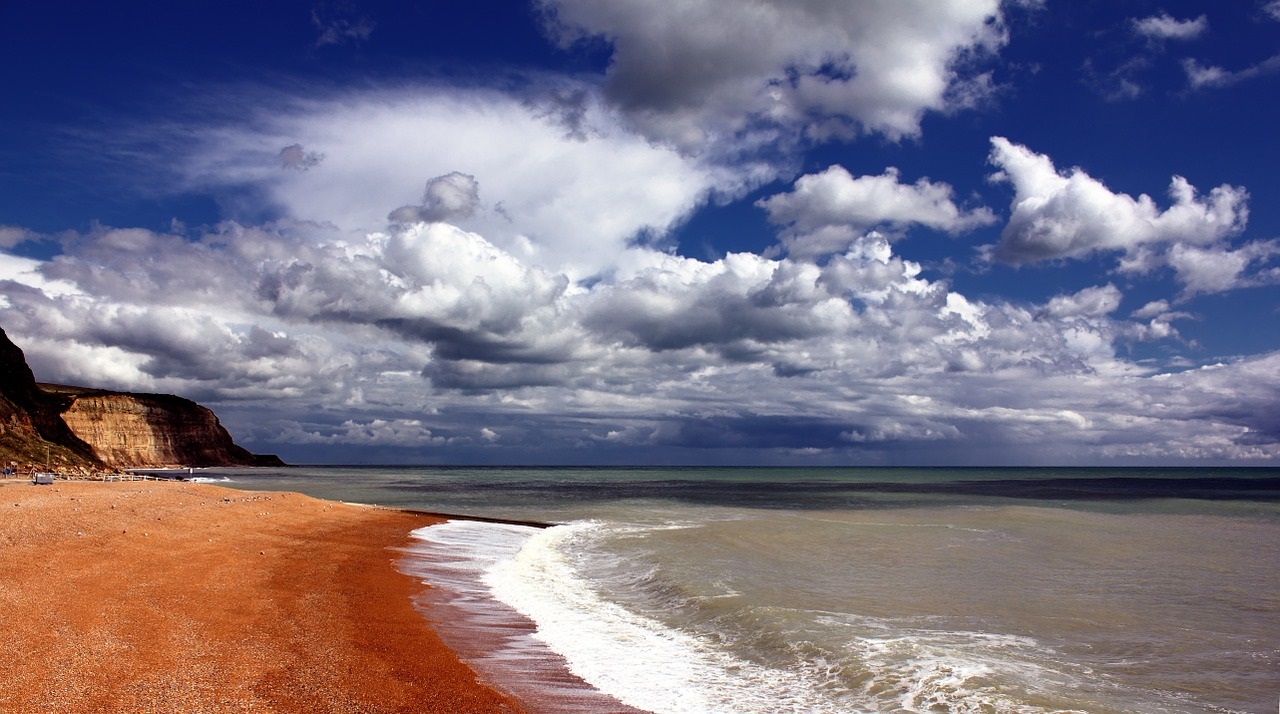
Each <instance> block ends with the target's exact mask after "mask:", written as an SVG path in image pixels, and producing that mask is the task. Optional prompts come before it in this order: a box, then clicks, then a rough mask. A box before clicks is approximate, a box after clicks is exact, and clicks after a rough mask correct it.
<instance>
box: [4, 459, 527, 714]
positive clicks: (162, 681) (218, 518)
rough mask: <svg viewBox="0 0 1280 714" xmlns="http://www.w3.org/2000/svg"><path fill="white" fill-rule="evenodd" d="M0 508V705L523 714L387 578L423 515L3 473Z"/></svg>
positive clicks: (428, 519)
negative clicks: (34, 481)
mask: <svg viewBox="0 0 1280 714" xmlns="http://www.w3.org/2000/svg"><path fill="white" fill-rule="evenodd" d="M0 508H2V510H3V516H0V632H3V633H4V639H3V641H2V642H0V711H5V712H12V713H20V712H33V713H34V712H41V713H45V712H173V711H182V712H191V713H194V712H299V713H301V712H344V713H350V712H451V713H457V714H465V713H467V712H513V713H514V712H520V711H521V709H520V707H519V706H518V705H517V704H516V703H515V702H513V701H511V700H510V699H508V698H506V697H504V696H503V695H502V694H500V693H498V692H496V691H495V690H493V689H491V688H489V687H488V686H486V685H485V684H484V683H483V682H481V681H479V680H478V679H477V677H476V675H475V673H474V672H473V671H472V670H471V669H470V668H469V667H468V666H467V665H466V664H464V663H463V662H462V661H460V660H459V659H458V657H457V656H456V655H455V654H454V653H453V651H452V650H450V649H449V648H447V647H446V646H445V645H444V644H442V643H441V641H440V640H439V638H438V637H437V636H436V634H435V632H434V631H433V630H432V629H431V626H430V624H429V621H428V619H429V613H428V617H423V614H422V613H420V612H418V611H417V610H416V609H415V607H414V604H413V596H414V594H415V593H417V592H419V591H420V590H421V589H422V588H423V587H425V586H423V585H421V584H420V583H418V582H416V581H415V580H414V579H413V578H411V577H409V576H406V575H404V574H402V573H400V572H399V571H397V570H396V568H395V561H396V558H397V557H398V551H397V550H396V549H397V548H398V547H401V546H403V545H404V544H405V543H406V542H407V541H408V538H409V535H408V534H409V533H410V532H411V531H412V530H413V529H415V528H420V527H423V526H426V525H430V524H432V523H434V522H436V521H437V520H438V519H436V518H435V517H432V516H429V515H424V514H416V513H409V512H404V511H397V510H393V509H383V508H372V507H367V506H359V505H352V504H344V503H337V502H330V501H322V500H318V499H314V498H310V497H307V496H302V495H299V494H296V493H246V492H244V491H235V490H231V489H226V488H222V487H218V486H212V485H208V484H195V483H186V482H143V483H132V482H126V483H90V482H62V481H59V482H57V483H55V484H54V485H46V486H34V485H31V484H30V482H29V481H23V482H17V481H13V482H8V483H6V484H5V485H4V486H3V487H0Z"/></svg>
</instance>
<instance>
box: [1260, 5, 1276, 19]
mask: <svg viewBox="0 0 1280 714" xmlns="http://www.w3.org/2000/svg"><path fill="white" fill-rule="evenodd" d="M1262 11H1263V12H1265V13H1266V14H1268V15H1270V16H1271V19H1273V20H1280V0H1268V1H1267V2H1265V3H1264V4H1263V5H1262Z"/></svg>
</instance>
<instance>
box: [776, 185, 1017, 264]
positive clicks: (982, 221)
mask: <svg viewBox="0 0 1280 714" xmlns="http://www.w3.org/2000/svg"><path fill="white" fill-rule="evenodd" d="M756 205H757V206H759V207H761V208H763V209H764V210H765V211H767V212H768V214H769V220H770V221H771V222H773V223H775V224H777V225H781V226H784V227H785V230H784V232H783V236H782V237H783V242H784V244H785V245H786V247H787V251H788V253H789V254H790V255H792V256H795V257H806V256H815V255H821V254H826V253H833V252H838V251H842V250H844V249H845V248H847V247H848V246H849V244H850V243H852V242H853V241H854V239H856V238H858V237H859V236H861V235H863V234H865V233H867V232H868V231H869V230H871V229H873V228H881V229H890V230H895V231H897V230H904V229H906V228H908V227H911V226H916V225H919V226H925V227H928V228H933V229H935V230H940V231H945V232H947V233H951V234H957V233H962V232H965V231H968V230H970V229H973V228H976V227H978V226H983V225H988V224H991V223H994V222H995V221H996V218H995V215H994V214H993V213H992V212H991V211H990V210H989V209H987V208H985V207H978V208H973V209H968V210H966V209H962V208H960V207H958V206H956V204H955V201H954V192H953V191H952V189H951V186H949V185H947V184H945V183H934V182H932V181H929V180H928V179H925V178H921V179H919V180H917V181H916V182H915V183H914V184H904V183H902V182H901V181H900V180H899V174H898V170H897V169H896V168H892V167H891V168H889V169H887V170H886V171H885V172H884V173H883V174H881V175H879V176H859V177H857V178H854V176H853V175H852V174H850V173H849V171H848V170H846V169H845V168H844V167H842V166H839V165H834V166H831V167H830V168H828V169H827V170H826V171H823V172H821V173H817V174H809V175H807V176H802V177H801V178H800V179H799V180H797V181H796V183H795V188H794V189H793V190H792V191H791V192H790V193H784V194H777V195H774V196H770V197H769V198H765V199H761V200H760V201H757V202H756Z"/></svg>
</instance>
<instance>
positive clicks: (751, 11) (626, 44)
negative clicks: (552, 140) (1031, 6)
mask: <svg viewBox="0 0 1280 714" xmlns="http://www.w3.org/2000/svg"><path fill="white" fill-rule="evenodd" d="M542 4H543V6H544V8H545V9H546V10H547V11H548V16H549V23H548V25H549V28H550V31H551V32H552V34H553V35H554V36H555V37H556V38H557V39H558V40H559V42H560V43H561V44H562V45H565V46H568V45H571V44H572V43H574V42H576V41H579V40H581V39H584V38H592V37H602V38H605V39H606V40H607V41H608V42H610V43H611V45H612V48H613V57H612V62H611V65H610V68H609V74H608V81H607V83H606V85H605V92H606V96H607V97H608V98H609V99H610V100H611V101H612V102H614V103H615V104H616V105H617V106H619V107H621V108H622V109H623V110H624V111H625V112H626V113H627V114H628V115H629V116H631V117H632V118H633V119H634V120H635V121H636V122H637V123H638V124H639V125H640V126H642V127H643V128H644V130H645V131H646V132H647V133H649V134H650V135H652V136H657V137H661V138H663V139H666V140H669V141H672V142H674V143H676V144H678V145H681V146H684V147H686V148H694V147H699V146H704V145H706V144H707V143H713V144H714V143H716V142H717V141H720V140H723V139H724V138H726V137H737V138H738V139H741V138H743V135H744V133H749V132H750V131H752V130H753V129H754V128H756V127H758V126H760V125H764V126H774V127H783V128H788V129H789V128H795V127H799V128H801V129H805V130H807V131H808V132H810V133H811V134H823V133H828V132H832V131H836V132H849V131H857V130H865V131H871V132H880V133H883V134H885V135H887V136H889V137H891V138H895V139H896V138H900V137H904V136H915V135H917V134H918V133H919V130H920V120H921V118H922V116H923V115H924V114H925V112H928V111H944V110H947V109H949V108H953V107H956V106H960V105H964V104H965V103H967V102H971V101H972V99H973V94H974V92H976V91H980V90H981V88H983V87H989V84H987V83H988V82H989V77H987V76H986V75H983V74H981V73H968V74H965V73H962V72H961V69H960V68H961V67H962V66H963V65H964V63H963V62H961V61H960V60H962V59H971V58H972V57H974V56H975V55H982V54H984V53H990V52H994V51H996V50H998V49H999V48H1000V47H1002V46H1003V45H1004V43H1005V42H1006V37H1005V33H1004V30H1003V27H1002V24H1001V19H1002V16H1001V11H1002V10H1001V3H1000V2H999V0H978V1H977V2H974V1H973V0H904V1H900V2H894V3H850V2H841V1H835V0H820V1H818V2H805V3H796V2H786V1H785V0H772V1H766V2H757V1H753V0H729V1H726V0H678V1H677V2H655V1H654V0H617V1H612V2H598V1H597V0H543V1H542ZM743 38H750V40H749V41H744V39H743ZM757 140H758V141H759V142H761V143H767V142H770V141H773V139H771V138H770V137H769V136H768V135H764V134H762V135H761V136H759V137H758V139H757Z"/></svg>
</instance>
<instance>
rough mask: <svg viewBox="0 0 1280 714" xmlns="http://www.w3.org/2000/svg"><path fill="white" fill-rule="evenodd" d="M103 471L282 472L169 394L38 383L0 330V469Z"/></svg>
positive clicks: (275, 461) (200, 410) (205, 412)
mask: <svg viewBox="0 0 1280 714" xmlns="http://www.w3.org/2000/svg"><path fill="white" fill-rule="evenodd" d="M11 464H16V465H18V466H19V467H23V468H32V467H35V468H39V469H41V470H43V469H45V467H46V464H47V465H48V468H50V469H53V470H57V471H63V472H75V473H90V472H92V471H102V470H104V469H122V468H156V467H187V466H191V467H197V466H283V465H284V463H283V462H282V461H280V459H279V458H277V457H275V456H259V455H255V454H252V453H250V452H249V451H247V450H245V449H244V448H242V447H240V446H237V445H236V444H235V442H234V441H233V440H232V438H231V435H230V434H229V433H227V430H226V429H225V428H223V426H222V424H221V423H220V422H219V421H218V417H217V416H216V415H214V413H213V412H212V411H210V410H209V409H207V408H205V407H202V406H200V405H199V404H196V403H195V402H193V401H191V400H188V399H183V398H182V397H177V396H173V395H169V394H134V393H129V392H113V391H107V390H101V389H90V388H86V387H73V386H66V385H53V384H38V383H37V382H36V380H35V375H34V374H32V372H31V368H30V367H29V366H28V365H27V362H26V356H25V355H24V354H23V353H22V350H21V349H20V348H18V346H17V345H15V344H13V342H11V341H10V340H9V337H8V335H6V334H5V333H4V330H3V329H0V466H9V465H11Z"/></svg>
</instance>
